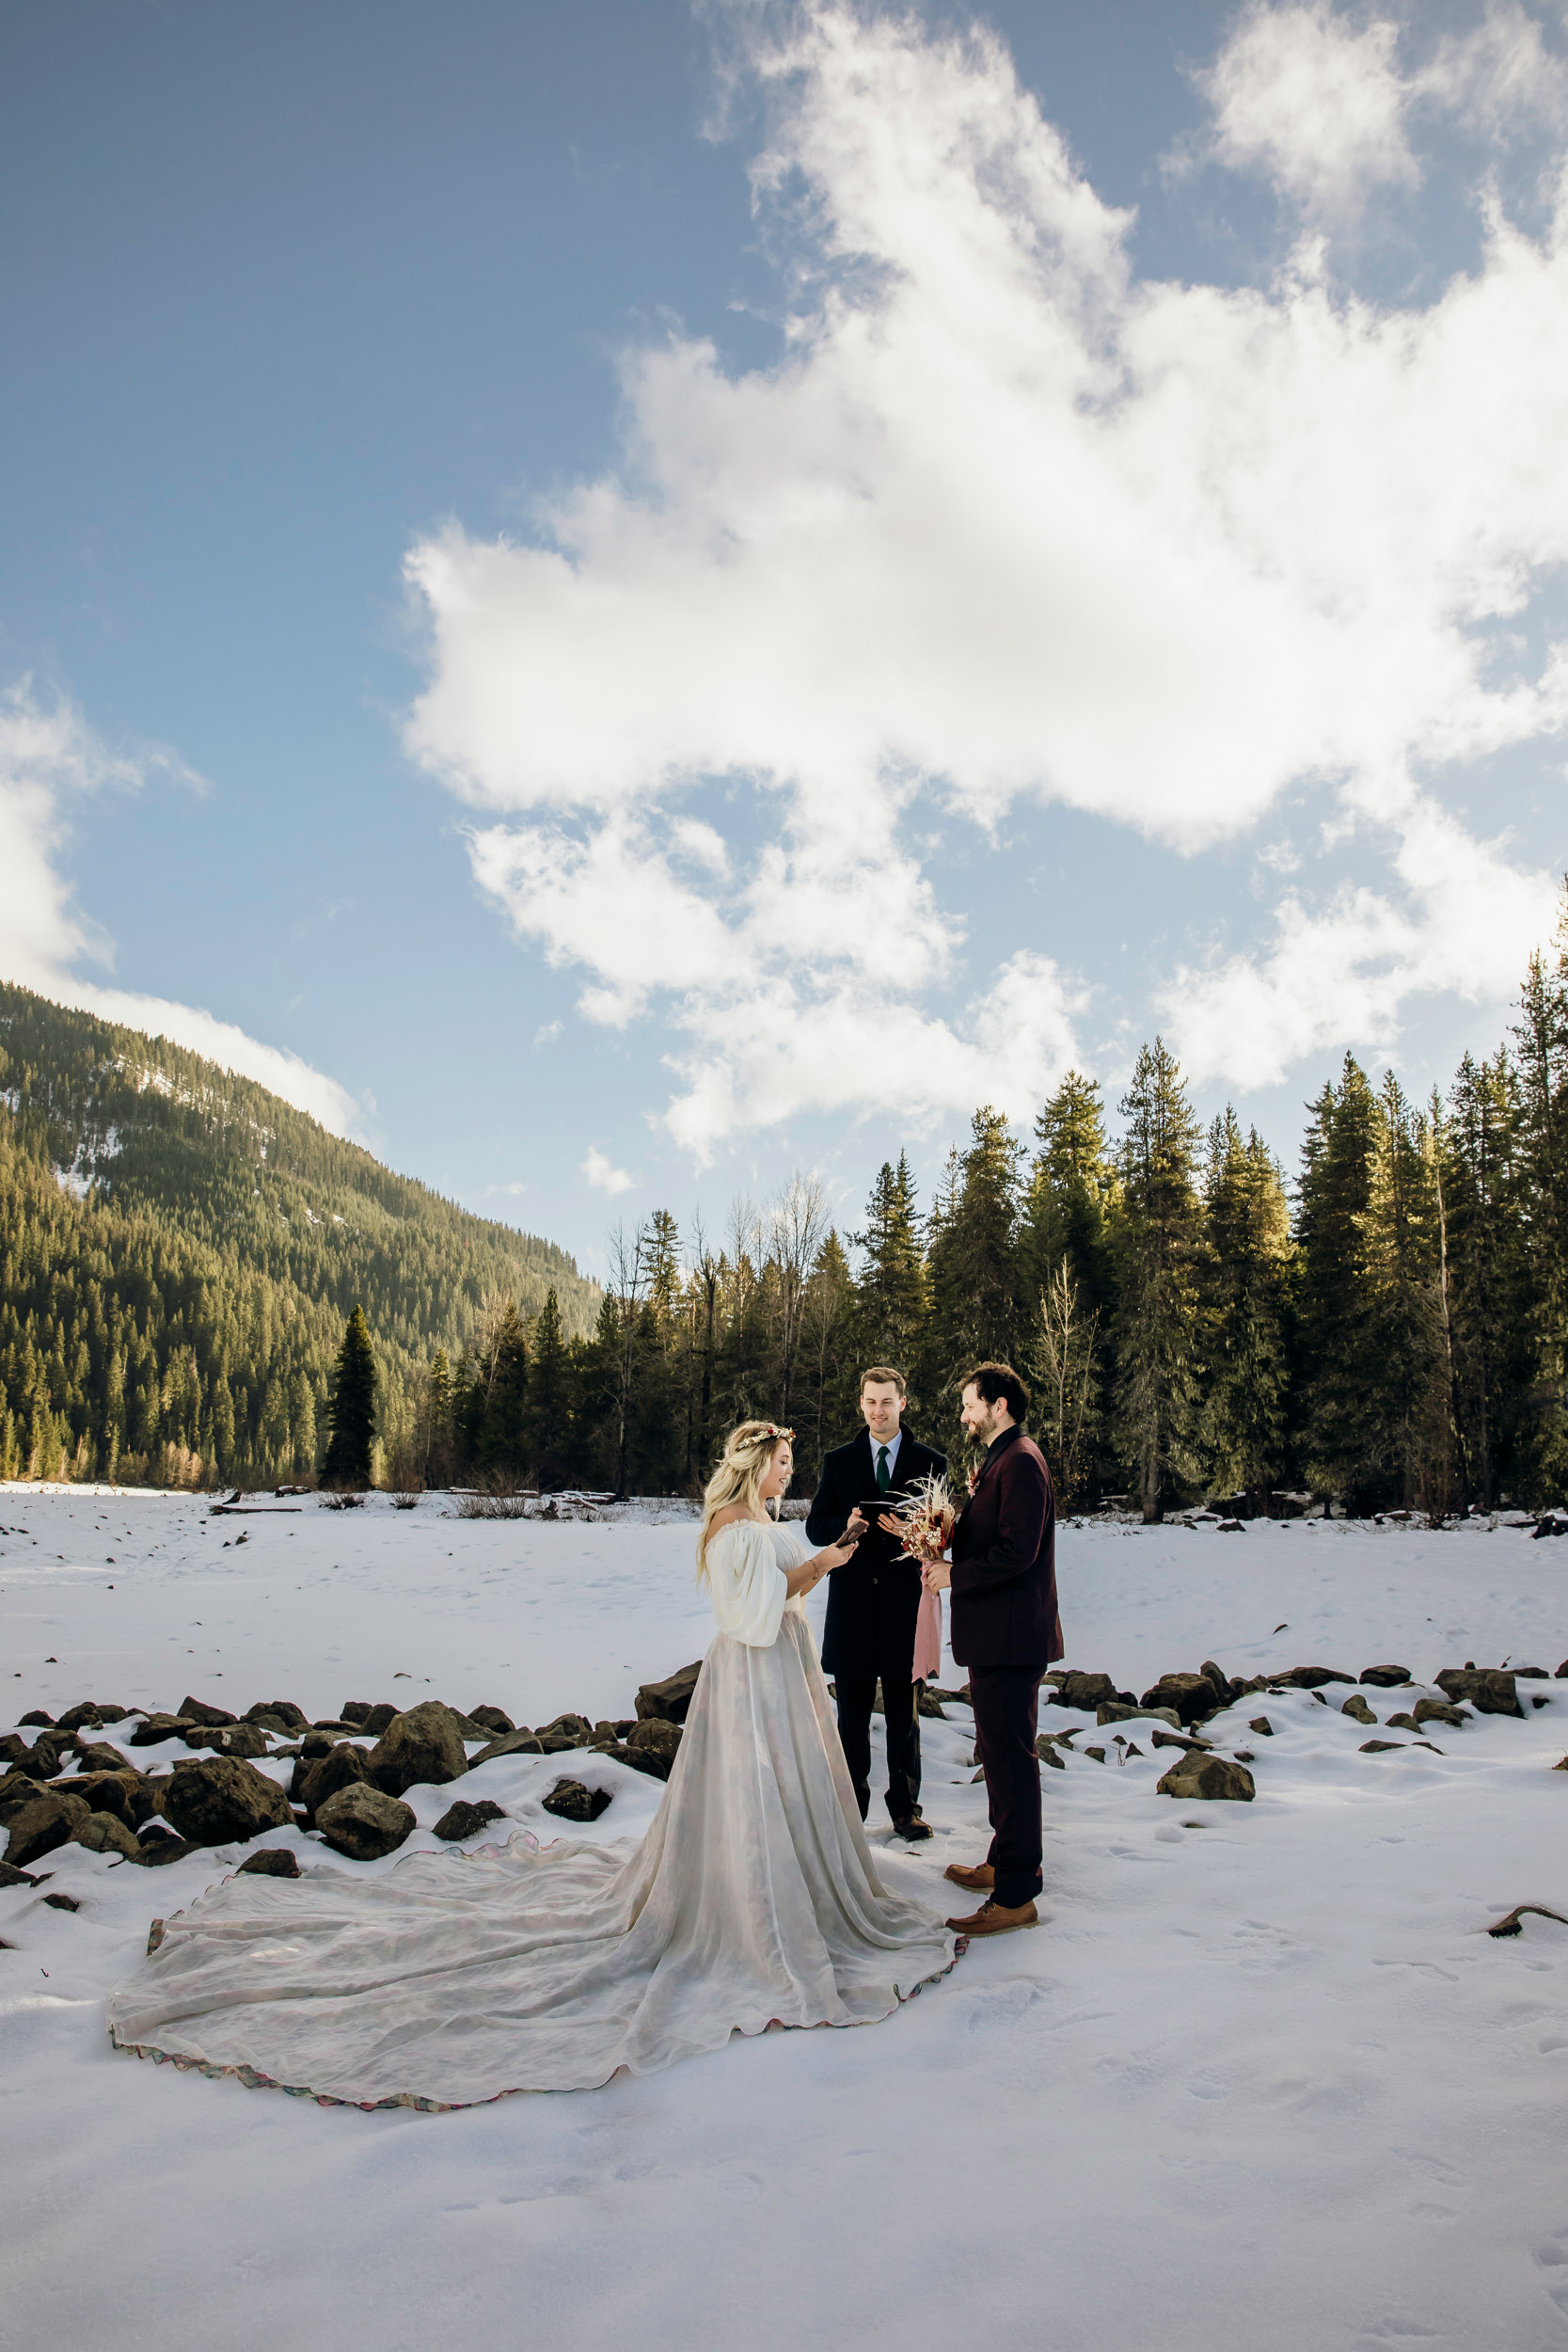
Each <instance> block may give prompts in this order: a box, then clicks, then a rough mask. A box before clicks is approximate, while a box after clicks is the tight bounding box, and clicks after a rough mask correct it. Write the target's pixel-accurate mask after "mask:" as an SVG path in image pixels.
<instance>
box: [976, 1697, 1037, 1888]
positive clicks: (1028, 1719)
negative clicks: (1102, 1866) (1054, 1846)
mask: <svg viewBox="0 0 1568 2352" xmlns="http://www.w3.org/2000/svg"><path fill="white" fill-rule="evenodd" d="M1044 1673H1045V1668H1044V1667H1043V1666H972V1667H971V1668H970V1670H969V1694H970V1697H971V1699H972V1700H973V1701H974V1744H975V1746H976V1747H977V1748H978V1750H979V1752H980V1764H981V1769H982V1770H983V1771H984V1772H985V1775H986V1797H987V1800H988V1803H989V1804H990V1826H991V1841H990V1853H989V1854H988V1855H987V1856H986V1860H987V1861H988V1862H989V1863H990V1867H991V1868H992V1869H993V1870H994V1871H995V1873H996V1883H995V1885H994V1886H993V1887H992V1889H991V1896H992V1899H993V1900H994V1901H996V1902H999V1903H1001V1904H1003V1905H1004V1906H1005V1907H1006V1909H1007V1910H1009V1911H1014V1910H1016V1909H1017V1908H1018V1906H1019V1905H1020V1904H1021V1903H1027V1902H1032V1901H1033V1900H1034V1899H1035V1897H1036V1896H1037V1894H1038V1893H1039V1891H1040V1885H1041V1879H1040V1768H1039V1759H1038V1757H1037V1756H1036V1754H1035V1739H1036V1735H1037V1731H1038V1729H1039V1704H1040V1680H1041V1677H1042V1676H1043V1675H1044Z"/></svg>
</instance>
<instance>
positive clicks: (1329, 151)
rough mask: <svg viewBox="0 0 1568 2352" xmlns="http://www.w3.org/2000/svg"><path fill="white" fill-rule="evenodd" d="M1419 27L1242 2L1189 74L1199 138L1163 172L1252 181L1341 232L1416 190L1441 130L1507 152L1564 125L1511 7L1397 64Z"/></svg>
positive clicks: (1320, 4) (1318, 4)
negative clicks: (1384, 194)
mask: <svg viewBox="0 0 1568 2352" xmlns="http://www.w3.org/2000/svg"><path fill="white" fill-rule="evenodd" d="M1427 29H1428V27H1427V24H1426V23H1425V22H1424V21H1423V20H1422V19H1420V18H1419V17H1417V18H1416V19H1414V20H1413V21H1411V20H1408V19H1407V21H1406V22H1405V23H1404V24H1401V23H1400V22H1398V21H1396V20H1394V19H1392V18H1389V17H1374V18H1371V19H1370V20H1368V19H1362V18H1359V17H1353V16H1352V15H1351V14H1349V13H1348V12H1346V11H1344V10H1341V9H1338V8H1335V7H1333V6H1332V5H1331V0H1285V4H1284V5H1277V4H1271V0H1251V4H1250V5H1249V6H1248V7H1246V8H1243V11H1242V13H1241V15H1240V17H1239V18H1238V19H1237V21H1236V24H1235V25H1234V27H1233V28H1232V30H1231V32H1230V34H1229V36H1228V38H1227V40H1226V42H1225V44H1224V46H1223V47H1222V48H1221V50H1220V52H1219V55H1218V56H1217V57H1216V58H1215V59H1214V62H1213V64H1212V66H1210V67H1209V68H1208V69H1207V70H1205V71H1203V72H1199V73H1197V74H1196V76H1195V79H1196V82H1197V85H1198V87H1199V88H1200V89H1201V90H1202V92H1203V94H1204V96H1205V97H1206V98H1207V100H1208V102H1209V105H1210V108H1211V112H1212V124H1211V126H1210V130H1209V134H1208V136H1207V138H1206V140H1204V141H1203V142H1201V144H1200V147H1199V149H1198V151H1197V154H1196V156H1195V155H1194V154H1193V153H1191V152H1188V153H1186V154H1182V155H1180V156H1178V157H1177V158H1176V159H1175V160H1176V161H1177V163H1178V165H1179V167H1187V166H1189V165H1190V164H1191V163H1192V162H1193V161H1194V160H1199V159H1201V160H1205V161H1210V162H1213V163H1217V164H1220V165H1222V166H1224V167H1227V168H1228V169H1230V170H1232V171H1243V172H1256V173H1259V174H1260V175H1261V176H1262V177H1263V178H1264V179H1266V180H1268V181H1270V182H1271V183H1273V185H1274V187H1275V190H1276V191H1277V193H1278V194H1279V196H1280V197H1281V198H1282V199H1284V200H1285V201H1286V202H1287V203H1288V204H1291V205H1292V206H1293V207H1295V208H1296V209H1297V210H1298V212H1299V213H1300V214H1301V215H1303V216H1304V218H1305V219H1306V220H1307V222H1309V223H1312V224H1316V225H1318V226H1321V227H1324V228H1328V229H1342V228H1345V227H1347V226H1348V225H1350V224H1351V223H1352V222H1353V221H1354V219H1355V217H1356V215H1358V214H1359V213H1360V211H1361V210H1362V208H1363V207H1364V206H1365V204H1366V202H1367V200H1368V199H1369V198H1370V196H1372V195H1373V194H1374V193H1375V192H1377V191H1378V190H1380V189H1387V188H1392V189H1406V190H1408V189H1412V188H1415V187H1416V186H1417V185H1418V183H1420V181H1421V180H1422V178H1423V177H1424V173H1423V167H1422V164H1421V160H1420V158H1419V156H1418V151H1417V146H1416V144H1415V141H1416V137H1417V135H1418V132H1420V131H1422V130H1426V129H1430V128H1431V127H1433V125H1440V124H1449V125H1452V126H1454V127H1457V128H1458V129H1459V130H1461V131H1462V132H1465V133H1466V134H1468V135H1470V136H1471V137H1472V138H1476V139H1480V140H1481V141H1483V142H1484V143H1486V144H1487V145H1489V146H1493V147H1504V148H1506V147H1510V146H1513V145H1515V144H1517V143H1518V142H1519V141H1520V140H1521V139H1524V138H1528V137H1529V136H1531V135H1534V134H1536V133H1538V132H1541V131H1543V130H1546V131H1550V130H1553V129H1560V127H1561V126H1562V124H1563V122H1564V121H1565V120H1568V66H1565V65H1564V62H1563V60H1562V58H1561V57H1560V56H1558V55H1557V53H1556V52H1555V51H1554V50H1553V49H1552V48H1551V47H1550V46H1549V45H1548V43H1547V41H1546V40H1545V38H1544V33H1543V31H1542V27H1541V24H1540V22H1539V20H1538V19H1537V18H1536V17H1534V16H1532V15H1531V14H1530V13H1529V12H1528V9H1526V8H1523V7H1521V6H1520V4H1519V0H1489V5H1488V6H1487V8H1486V9H1485V11H1484V14H1483V15H1482V16H1481V20H1480V21H1479V22H1478V23H1476V24H1471V25H1469V26H1468V27H1467V28H1465V29H1463V30H1453V29H1450V30H1448V31H1446V32H1444V33H1442V34H1441V35H1440V36H1439V37H1438V38H1437V39H1436V40H1435V41H1434V42H1433V45H1432V46H1431V48H1430V50H1429V52H1428V54H1427V55H1426V56H1424V57H1408V58H1407V57H1402V55H1401V52H1402V49H1403V50H1406V51H1408V50H1409V49H1410V48H1411V46H1412V44H1413V43H1414V42H1415V41H1416V40H1417V39H1418V36H1419V34H1421V33H1423V32H1425V31H1426V30H1427Z"/></svg>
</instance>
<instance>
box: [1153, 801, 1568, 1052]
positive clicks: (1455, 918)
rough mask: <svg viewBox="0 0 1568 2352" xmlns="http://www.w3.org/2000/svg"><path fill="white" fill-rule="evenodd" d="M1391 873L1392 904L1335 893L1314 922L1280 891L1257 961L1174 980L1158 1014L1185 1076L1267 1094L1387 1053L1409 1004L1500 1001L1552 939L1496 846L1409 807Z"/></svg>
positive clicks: (1531, 892)
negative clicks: (1308, 1066) (1299, 1066)
mask: <svg viewBox="0 0 1568 2352" xmlns="http://www.w3.org/2000/svg"><path fill="white" fill-rule="evenodd" d="M1394 866H1395V869H1396V872H1397V874H1398V877H1399V879H1400V881H1401V882H1402V883H1403V884H1404V901H1403V903H1402V904H1399V903H1396V902H1395V900H1394V899H1393V898H1390V897H1389V896H1388V895H1387V894H1386V892H1382V891H1375V890H1370V889H1367V888H1366V887H1364V886H1356V885H1354V884H1346V885H1345V886H1344V887H1342V888H1341V889H1340V890H1339V892H1338V894H1337V895H1336V897H1335V898H1334V899H1333V900H1332V902H1331V903H1330V905H1329V906H1328V907H1327V908H1325V909H1323V910H1322V911H1320V912H1317V913H1313V912H1311V911H1309V910H1308V909H1307V907H1306V906H1304V905H1303V903H1302V901H1301V900H1300V898H1297V897H1295V896H1294V895H1292V896H1291V897H1288V898H1285V899H1284V900H1283V901H1282V903H1281V904H1280V906H1279V907H1278V909H1277V911H1276V914H1275V935H1274V939H1273V941H1272V943H1271V944H1270V945H1269V946H1267V948H1266V949H1265V950H1264V951H1263V952H1262V953H1261V954H1255V955H1242V956H1231V957H1229V958H1227V959H1226V960H1224V961H1217V962H1215V963H1214V964H1212V965H1211V966H1209V967H1207V968H1191V967H1181V968H1180V969H1179V970H1178V971H1177V973H1176V975H1175V977H1174V978H1173V979H1172V980H1171V982H1170V983H1169V984H1168V985H1167V986H1166V987H1165V988H1164V989H1163V990H1162V991H1161V992H1160V995H1159V999H1158V1009H1159V1012H1160V1015H1161V1018H1162V1020H1163V1022H1164V1027H1165V1031H1166V1034H1167V1036H1168V1037H1169V1038H1170V1040H1171V1041H1172V1042H1173V1044H1174V1045H1175V1047H1176V1049H1177V1051H1178V1052H1179V1054H1180V1057H1181V1061H1182V1063H1183V1065H1184V1067H1185V1069H1186V1071H1187V1073H1188V1075H1189V1077H1192V1078H1194V1079H1196V1080H1197V1081H1198V1082H1199V1083H1200V1084H1201V1083H1203V1082H1205V1081H1207V1080H1210V1079H1215V1078H1224V1079H1229V1080H1231V1081H1233V1082H1235V1083H1238V1084H1240V1085H1242V1086H1272V1085H1274V1084H1275V1083H1276V1082H1277V1081H1278V1080H1280V1079H1282V1078H1284V1077H1285V1076H1286V1074H1287V1073H1288V1072H1289V1071H1290V1069H1291V1065H1292V1064H1293V1063H1295V1062H1298V1061H1301V1060H1303V1059H1305V1058H1306V1057H1307V1056H1308V1055H1311V1054H1314V1053H1321V1052H1322V1051H1323V1049H1324V1048H1329V1049H1332V1050H1334V1051H1338V1050H1340V1049H1342V1048H1344V1047H1347V1046H1348V1047H1352V1048H1357V1049H1360V1050H1362V1051H1365V1052H1369V1053H1370V1054H1373V1055H1376V1056H1390V1055H1391V1054H1392V1052H1393V1050H1394V1047H1395V1045H1396V1043H1397V1041H1398V1038H1399V1027H1400V1015H1401V1013H1402V1010H1403V1009H1404V1006H1405V1005H1406V1003H1407V1001H1408V1000H1409V999H1410V998H1411V997H1412V996H1415V995H1418V994H1423V993H1429V992H1431V991H1433V990H1437V989H1443V990H1451V991H1453V992H1454V993H1456V994H1457V995H1460V996H1462V997H1465V998H1466V999H1467V1000H1468V1001H1469V1002H1471V1003H1475V1004H1480V1003H1486V1002H1489V1001H1490V1002H1492V1003H1496V1002H1497V1001H1498V1000H1499V999H1502V998H1504V997H1506V996H1508V995H1509V994H1510V993H1512V991H1513V988H1514V987H1515V985H1516V984H1517V981H1518V978H1519V974H1520V970H1521V967H1522V965H1523V962H1524V959H1525V956H1526V955H1527V954H1528V949H1529V947H1530V946H1531V945H1532V944H1533V943H1534V942H1535V941H1537V940H1539V939H1542V938H1544V936H1545V935H1546V934H1547V933H1548V932H1549V930H1550V929H1551V925H1552V920H1553V914H1554V909H1555V903H1556V898H1555V893H1554V891H1553V889H1552V886H1551V883H1550V882H1549V881H1548V880H1547V878H1546V877H1545V876H1544V875H1532V874H1522V873H1520V872H1519V871H1518V869H1517V868H1516V867H1514V866H1510V865H1509V864H1508V863H1507V862H1506V860H1505V859H1504V857H1503V855H1502V853H1501V850H1500V848H1499V847H1498V845H1497V844H1494V843H1486V842H1478V841H1476V840H1474V839H1473V838H1472V837H1471V836H1470V835H1469V834H1467V833H1466V832H1465V830H1464V828H1463V827H1462V826H1460V825H1457V824H1456V823H1455V822H1454V821H1453V819H1452V818H1449V817H1448V816H1446V815H1445V814H1444V813H1443V811H1441V810H1440V809H1435V808H1433V806H1432V805H1431V803H1424V802H1419V801H1413V802H1412V804H1411V806H1410V808H1409V811H1408V814H1407V818H1406V820H1405V822H1404V824H1403V825H1402V828H1401V829H1400V834H1399V841H1398V847H1397V850H1396V852H1395V857H1394Z"/></svg>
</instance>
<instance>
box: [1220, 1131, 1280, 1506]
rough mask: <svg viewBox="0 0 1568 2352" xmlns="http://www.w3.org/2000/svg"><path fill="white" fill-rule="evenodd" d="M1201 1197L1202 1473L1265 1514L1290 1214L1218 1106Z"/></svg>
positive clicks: (1266, 1155) (1272, 1472)
mask: <svg viewBox="0 0 1568 2352" xmlns="http://www.w3.org/2000/svg"><path fill="white" fill-rule="evenodd" d="M1204 1195H1205V1197H1204V1211H1205V1222H1206V1228H1207V1233H1206V1238H1207V1242H1208V1248H1207V1250H1206V1252H1205V1257H1204V1265H1203V1279H1202V1288H1203V1302H1204V1334H1203V1352H1204V1356H1205V1358H1206V1360H1207V1365H1208V1375H1209V1377H1208V1387H1207V1393H1206V1395H1205V1398H1204V1406H1203V1422H1202V1441H1203V1454H1204V1459H1205V1464H1206V1469H1207V1474H1208V1477H1209V1479H1210V1481H1211V1483H1212V1488H1213V1490H1214V1491H1215V1492H1216V1493H1219V1494H1229V1493H1234V1492H1237V1491H1239V1490H1240V1491H1244V1493H1245V1494H1246V1496H1247V1498H1248V1502H1249V1504H1250V1506H1251V1508H1252V1510H1253V1511H1254V1512H1256V1513H1266V1511H1267V1509H1268V1502H1269V1494H1270V1490H1271V1489H1272V1487H1273V1486H1274V1485H1275V1480H1276V1479H1277V1478H1278V1477H1279V1476H1280V1475H1281V1473H1282V1471H1283V1468H1284V1459H1285V1436H1286V1406H1287V1383H1288V1377H1289V1361H1288V1346H1287V1337H1288V1335H1287V1311H1288V1295H1289V1285H1290V1277H1291V1232H1290V1218H1289V1213H1288V1211H1287V1208H1286V1202H1285V1185H1284V1180H1283V1178H1282V1176H1281V1173H1280V1170H1279V1168H1278V1166H1277V1165H1276V1163H1275V1159H1274V1156H1273V1154H1272V1153H1271V1152H1269V1151H1268V1150H1267V1148H1266V1147H1265V1145H1264V1144H1263V1142H1262V1140H1261V1138H1260V1137H1259V1134H1258V1131H1257V1129H1256V1128H1254V1129H1253V1131H1252V1133H1251V1134H1250V1135H1249V1136H1247V1137H1246V1139H1245V1140H1244V1141H1243V1136H1242V1131H1241V1128H1240V1126H1239V1125H1238V1124H1237V1120H1236V1114H1235V1112H1234V1111H1233V1110H1231V1109H1230V1108H1229V1106H1228V1105H1227V1108H1226V1112H1225V1116H1224V1118H1223V1119H1216V1120H1215V1121H1214V1123H1213V1126H1212V1129H1211V1131H1210V1137H1209V1166H1208V1172H1207V1180H1206V1183H1205V1187H1204Z"/></svg>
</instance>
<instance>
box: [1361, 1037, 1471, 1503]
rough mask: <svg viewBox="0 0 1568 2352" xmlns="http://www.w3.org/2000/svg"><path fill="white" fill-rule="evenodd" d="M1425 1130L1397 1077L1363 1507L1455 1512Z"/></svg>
mask: <svg viewBox="0 0 1568 2352" xmlns="http://www.w3.org/2000/svg"><path fill="white" fill-rule="evenodd" d="M1431 1142H1432V1139H1431V1135H1430V1131H1429V1129H1428V1127H1427V1124H1426V1121H1425V1120H1423V1119H1421V1118H1420V1117H1419V1116H1418V1115H1417V1114H1416V1113H1415V1112H1413V1110H1412V1108H1411V1105H1410V1104H1409V1103H1408V1102H1407V1100H1406V1099H1405V1095H1404V1092H1403V1089H1402V1088H1401V1086H1400V1083H1399V1080H1398V1079H1397V1078H1396V1077H1395V1076H1394V1073H1393V1072H1392V1071H1389V1072H1388V1073H1386V1076H1385V1078H1384V1082H1383V1085H1382V1087H1381V1089H1379V1093H1378V1099H1377V1120H1376V1127H1375V1146H1374V1151H1373V1155H1372V1182H1371V1192H1370V1199H1369V1200H1368V1203H1367V1210H1366V1216H1365V1232H1366V1248H1367V1267H1368V1275H1369V1279H1370V1292H1371V1314H1370V1332H1369V1336H1370V1343H1371V1349H1372V1378H1371V1380H1370V1392H1371V1399H1372V1419H1371V1426H1370V1431H1369V1462H1368V1470H1367V1473H1366V1474H1365V1475H1364V1477H1363V1481H1362V1485H1361V1488H1360V1491H1359V1493H1358V1495H1357V1497H1356V1500H1357V1502H1359V1503H1360V1504H1361V1505H1362V1506H1363V1507H1365V1506H1366V1505H1367V1504H1368V1503H1370V1502H1382V1501H1386V1500H1389V1499H1393V1500H1395V1501H1398V1502H1403V1503H1404V1504H1405V1505H1406V1506H1407V1507H1409V1506H1415V1505H1419V1506H1421V1507H1424V1508H1425V1509H1427V1510H1430V1511H1439V1512H1440V1511H1441V1510H1443V1509H1444V1508H1446V1507H1447V1504H1448V1501H1449V1486H1450V1483H1451V1480H1452V1467H1453V1466H1452V1433H1451V1422H1450V1419H1449V1382H1448V1377H1447V1369H1446V1364H1445V1351H1444V1346H1443V1334H1442V1298H1441V1291H1440V1288H1439V1241H1438V1217H1437V1203H1436V1191H1435V1185H1434V1182H1433V1177H1434V1166H1433V1152H1432V1148H1431Z"/></svg>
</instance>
